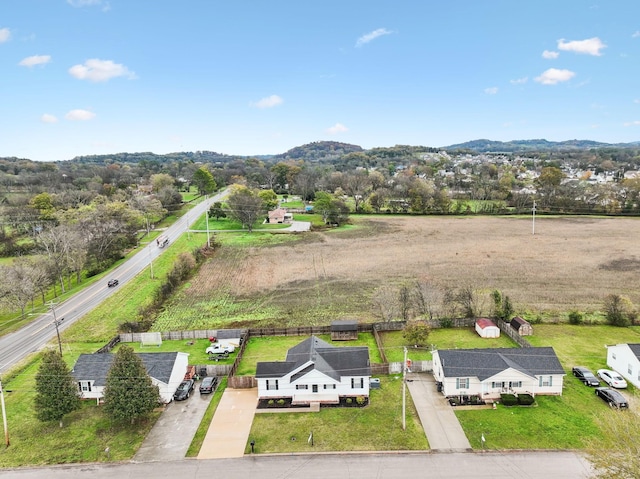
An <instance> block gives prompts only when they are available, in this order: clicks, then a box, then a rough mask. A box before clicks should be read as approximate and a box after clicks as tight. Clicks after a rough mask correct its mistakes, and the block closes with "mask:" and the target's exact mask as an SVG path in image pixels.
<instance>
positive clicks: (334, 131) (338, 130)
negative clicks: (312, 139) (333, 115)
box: [327, 123, 349, 135]
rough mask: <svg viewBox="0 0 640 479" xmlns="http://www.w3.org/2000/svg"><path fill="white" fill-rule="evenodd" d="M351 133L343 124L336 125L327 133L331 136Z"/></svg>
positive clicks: (328, 129)
mask: <svg viewBox="0 0 640 479" xmlns="http://www.w3.org/2000/svg"><path fill="white" fill-rule="evenodd" d="M346 131H349V128H347V127H346V126H344V125H343V124H342V123H336V124H335V125H333V126H332V127H329V128H327V133H329V134H330V135H337V134H338V133H344V132H346Z"/></svg>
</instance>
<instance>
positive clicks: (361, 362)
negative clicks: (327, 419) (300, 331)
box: [256, 336, 371, 381]
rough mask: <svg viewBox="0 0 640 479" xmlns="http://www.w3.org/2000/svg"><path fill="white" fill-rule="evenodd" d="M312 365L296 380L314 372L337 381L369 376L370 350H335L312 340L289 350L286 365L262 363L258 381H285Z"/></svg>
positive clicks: (314, 337) (257, 372) (352, 348)
mask: <svg viewBox="0 0 640 479" xmlns="http://www.w3.org/2000/svg"><path fill="white" fill-rule="evenodd" d="M309 361H311V362H312V363H313V366H312V367H307V368H305V369H303V370H301V371H298V372H297V373H296V375H295V376H294V377H293V379H294V380H295V379H297V378H298V377H302V376H303V375H305V374H307V373H308V372H310V371H312V370H316V371H320V372H322V373H323V374H326V375H327V376H329V377H331V378H333V379H335V380H336V381H338V380H339V379H340V377H341V376H370V375H371V367H370V364H369V348H368V347H366V346H349V347H336V346H332V345H331V344H329V343H327V342H325V341H323V340H322V339H320V338H318V337H316V336H311V337H310V338H308V339H305V340H304V341H302V342H301V343H299V344H297V345H296V346H294V347H292V348H291V349H289V351H288V352H287V357H286V359H285V361H284V362H283V361H270V362H259V363H258V365H257V368H256V378H278V377H282V376H284V375H286V374H288V373H290V372H292V371H295V370H296V369H298V368H300V367H301V366H302V365H304V364H306V363H307V362H309Z"/></svg>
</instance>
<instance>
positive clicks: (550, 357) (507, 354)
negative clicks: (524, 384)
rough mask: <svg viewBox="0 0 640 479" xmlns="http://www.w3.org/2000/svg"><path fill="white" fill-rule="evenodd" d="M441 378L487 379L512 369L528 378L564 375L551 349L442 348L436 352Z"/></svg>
mask: <svg viewBox="0 0 640 479" xmlns="http://www.w3.org/2000/svg"><path fill="white" fill-rule="evenodd" d="M438 355H439V356H440V363H441V364H442V368H443V370H444V375H445V377H449V378H455V377H477V378H478V379H479V380H481V381H484V380H485V379H487V378H490V377H492V376H495V375H496V374H498V373H500V372H502V371H504V370H506V369H508V368H513V369H516V370H517V371H520V372H522V373H523V374H526V375H528V376H531V377H535V376H539V375H541V374H565V372H564V369H563V367H562V365H561V364H560V361H559V360H558V356H556V353H555V351H554V350H553V348H551V347H545V348H493V349H443V350H440V351H438Z"/></svg>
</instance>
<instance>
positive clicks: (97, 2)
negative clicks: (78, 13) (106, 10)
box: [67, 0, 109, 8]
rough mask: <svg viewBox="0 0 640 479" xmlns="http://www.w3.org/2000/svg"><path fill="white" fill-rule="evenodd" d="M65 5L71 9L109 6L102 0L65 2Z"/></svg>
mask: <svg viewBox="0 0 640 479" xmlns="http://www.w3.org/2000/svg"><path fill="white" fill-rule="evenodd" d="M67 3H68V4H69V5H71V6H72V7H77V8H81V7H92V6H94V5H96V6H97V5H109V2H104V1H103V0H67Z"/></svg>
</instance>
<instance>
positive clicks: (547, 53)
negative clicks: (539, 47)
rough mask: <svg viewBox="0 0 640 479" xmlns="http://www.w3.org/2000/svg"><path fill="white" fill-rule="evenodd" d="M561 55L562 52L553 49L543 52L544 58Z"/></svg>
mask: <svg viewBox="0 0 640 479" xmlns="http://www.w3.org/2000/svg"><path fill="white" fill-rule="evenodd" d="M559 56H560V54H559V53H558V52H552V51H551V50H545V51H543V52H542V58H546V59H547V60H555V59H556V58H558V57H559Z"/></svg>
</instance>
